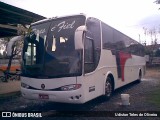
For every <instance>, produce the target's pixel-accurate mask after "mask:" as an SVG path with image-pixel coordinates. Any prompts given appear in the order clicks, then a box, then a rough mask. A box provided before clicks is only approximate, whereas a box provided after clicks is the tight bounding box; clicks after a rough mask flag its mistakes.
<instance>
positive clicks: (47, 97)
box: [39, 94, 49, 99]
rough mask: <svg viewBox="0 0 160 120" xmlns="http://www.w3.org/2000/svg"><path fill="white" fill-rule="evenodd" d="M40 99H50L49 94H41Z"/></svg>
mask: <svg viewBox="0 0 160 120" xmlns="http://www.w3.org/2000/svg"><path fill="white" fill-rule="evenodd" d="M39 98H40V99H49V96H48V95H46V94H39Z"/></svg>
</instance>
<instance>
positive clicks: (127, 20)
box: [0, 0, 160, 42]
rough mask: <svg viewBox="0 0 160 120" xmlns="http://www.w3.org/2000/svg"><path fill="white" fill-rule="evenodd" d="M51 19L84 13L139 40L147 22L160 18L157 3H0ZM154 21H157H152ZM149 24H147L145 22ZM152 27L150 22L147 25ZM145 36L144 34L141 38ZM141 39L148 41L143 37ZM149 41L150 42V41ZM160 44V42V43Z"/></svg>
mask: <svg viewBox="0 0 160 120" xmlns="http://www.w3.org/2000/svg"><path fill="white" fill-rule="evenodd" d="M0 1H2V2H5V3H7V4H10V5H13V6H16V7H19V8H22V9H25V10H28V11H31V12H34V13H36V14H39V15H42V16H45V17H47V18H50V17H55V16H66V15H72V14H79V13H84V14H86V15H87V16H90V17H96V18H98V19H100V20H102V21H103V22H105V23H107V24H108V25H110V26H112V27H114V28H116V29H118V30H119V31H121V32H123V33H124V34H127V35H128V36H130V37H132V38H133V39H135V40H137V41H139V34H143V32H144V30H143V29H142V28H141V27H142V26H141V24H143V23H140V22H141V21H142V20H143V19H145V18H147V17H150V16H155V15H160V10H158V8H159V7H160V6H159V5H157V4H155V3H153V2H154V1H155V0H0ZM152 22H154V21H152ZM144 24H145V23H144ZM147 24H150V23H147ZM141 36H142V37H144V35H141ZM142 37H141V39H144V38H142ZM148 42H149V41H148ZM159 42H160V41H159Z"/></svg>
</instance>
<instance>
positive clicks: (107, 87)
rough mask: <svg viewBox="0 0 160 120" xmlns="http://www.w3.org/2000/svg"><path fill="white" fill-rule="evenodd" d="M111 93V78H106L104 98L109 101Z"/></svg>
mask: <svg viewBox="0 0 160 120" xmlns="http://www.w3.org/2000/svg"><path fill="white" fill-rule="evenodd" d="M112 92H113V85H112V81H111V78H110V77H108V78H107V80H106V83H105V97H106V98H107V99H109V98H110V97H111V95H112Z"/></svg>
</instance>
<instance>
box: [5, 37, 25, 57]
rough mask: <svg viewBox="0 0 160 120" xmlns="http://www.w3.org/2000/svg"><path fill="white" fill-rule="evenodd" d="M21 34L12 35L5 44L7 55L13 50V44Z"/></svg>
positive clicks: (10, 54) (19, 38)
mask: <svg viewBox="0 0 160 120" xmlns="http://www.w3.org/2000/svg"><path fill="white" fill-rule="evenodd" d="M21 39H22V36H16V37H13V38H12V39H11V40H10V41H9V42H8V45H7V56H12V50H13V45H14V44H15V42H16V41H18V40H21Z"/></svg>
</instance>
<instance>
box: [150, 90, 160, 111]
mask: <svg viewBox="0 0 160 120" xmlns="http://www.w3.org/2000/svg"><path fill="white" fill-rule="evenodd" d="M148 99H149V102H151V103H153V104H155V105H156V106H157V107H158V108H160V88H158V89H156V90H154V91H153V92H152V93H151V94H150V95H149V98H148Z"/></svg>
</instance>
